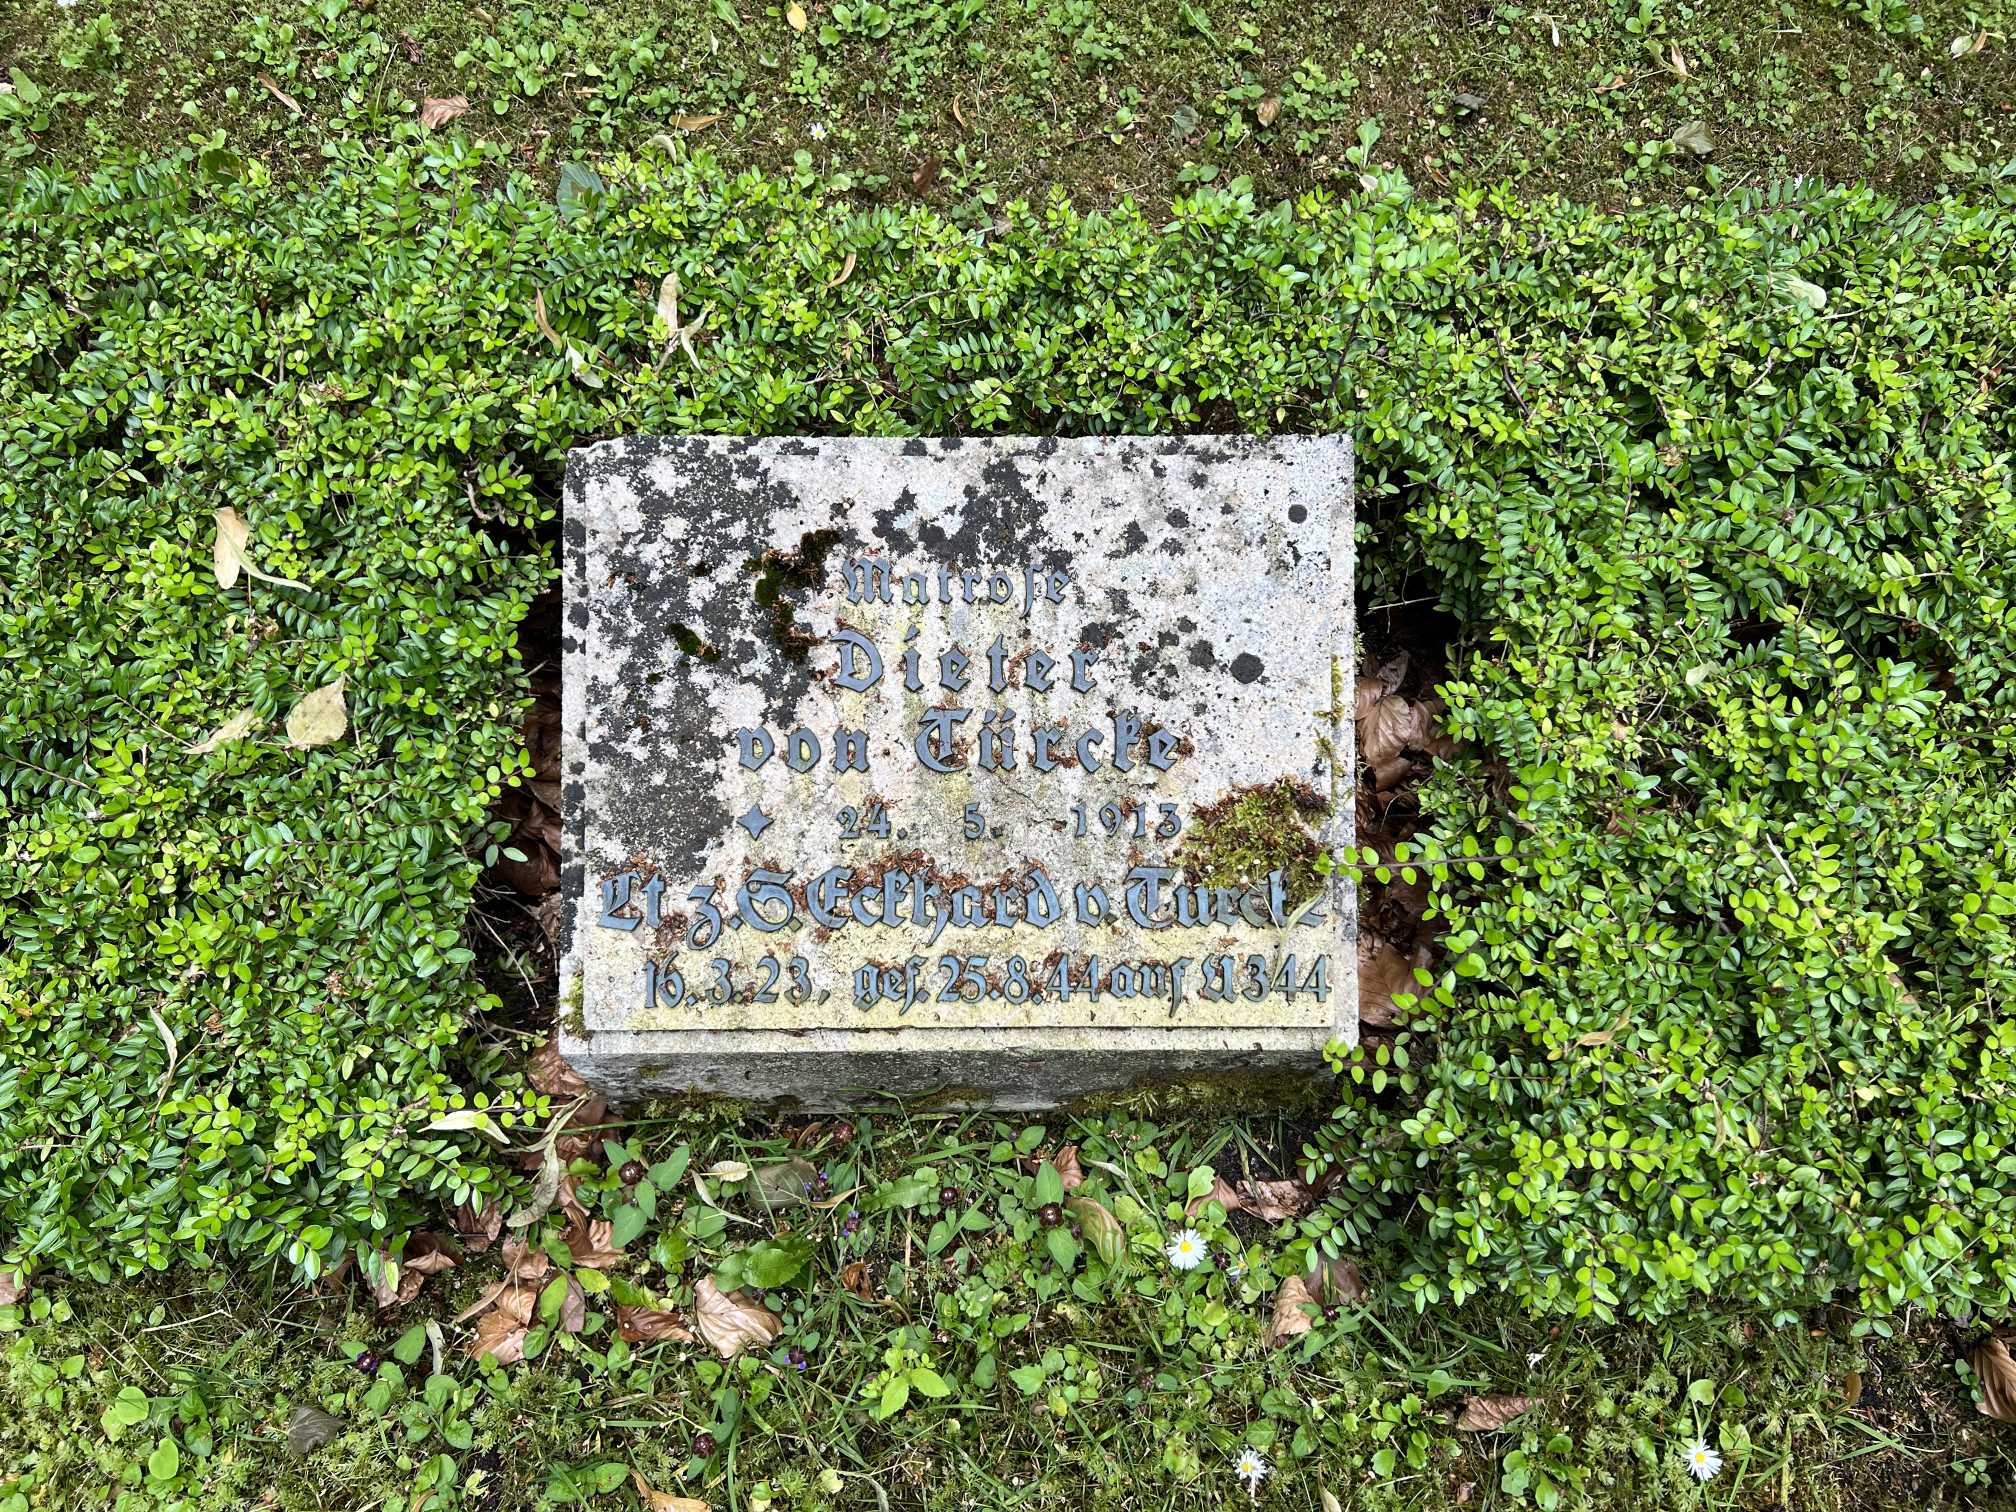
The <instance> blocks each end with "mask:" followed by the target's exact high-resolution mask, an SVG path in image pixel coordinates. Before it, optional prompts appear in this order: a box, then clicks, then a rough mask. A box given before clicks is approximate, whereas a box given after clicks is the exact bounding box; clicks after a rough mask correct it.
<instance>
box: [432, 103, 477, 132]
mask: <svg viewBox="0 0 2016 1512" xmlns="http://www.w3.org/2000/svg"><path fill="white" fill-rule="evenodd" d="M468 112H469V97H468V96H467V95H443V96H440V97H438V98H437V97H434V96H429V97H428V98H427V99H424V100H422V101H421V102H420V124H421V125H422V126H425V127H426V128H427V129H428V130H429V131H439V130H440V129H441V128H442V127H443V126H446V125H447V124H448V123H449V122H450V121H452V120H455V119H456V118H457V117H459V116H463V115H466V114H468Z"/></svg>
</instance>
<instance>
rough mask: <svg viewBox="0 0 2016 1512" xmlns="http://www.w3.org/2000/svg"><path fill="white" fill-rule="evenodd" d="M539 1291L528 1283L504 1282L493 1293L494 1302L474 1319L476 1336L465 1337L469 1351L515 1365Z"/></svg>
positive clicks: (521, 1354) (529, 1324)
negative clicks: (500, 1288) (494, 1294)
mask: <svg viewBox="0 0 2016 1512" xmlns="http://www.w3.org/2000/svg"><path fill="white" fill-rule="evenodd" d="M538 1300H539V1294H538V1293H537V1292H535V1291H533V1290H531V1289H530V1288H529V1287H522V1286H506V1287H504V1288H503V1289H502V1290H500V1291H499V1292H498V1293H497V1297H496V1302H495V1305H494V1306H492V1307H491V1309H490V1311H488V1312H486V1313H485V1314H483V1316H482V1317H481V1318H480V1319H478V1320H477V1323H476V1336H475V1337H474V1338H473V1339H471V1340H470V1341H469V1353H470V1354H471V1355H473V1356H474V1357H475V1358H477V1359H479V1360H480V1359H482V1358H483V1356H484V1355H489V1356H491V1357H492V1358H494V1359H495V1360H496V1361H497V1363H498V1364H500V1365H515V1364H517V1363H518V1362H519V1361H520V1360H522V1359H524V1358H525V1331H526V1330H527V1329H528V1328H530V1327H531V1326H532V1310H533V1308H534V1307H536V1306H537V1305H538Z"/></svg>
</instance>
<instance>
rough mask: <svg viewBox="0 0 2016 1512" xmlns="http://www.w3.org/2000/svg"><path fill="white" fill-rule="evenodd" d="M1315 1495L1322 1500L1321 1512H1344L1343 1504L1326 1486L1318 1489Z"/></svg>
mask: <svg viewBox="0 0 2016 1512" xmlns="http://www.w3.org/2000/svg"><path fill="white" fill-rule="evenodd" d="M1317 1494H1318V1495H1320V1496H1321V1497H1322V1498H1323V1512H1344V1504H1343V1503H1342V1502H1340V1501H1339V1500H1337V1497H1336V1495H1335V1494H1334V1493H1333V1492H1332V1491H1331V1490H1330V1488H1329V1487H1328V1486H1323V1487H1321V1488H1319V1490H1318V1493H1317Z"/></svg>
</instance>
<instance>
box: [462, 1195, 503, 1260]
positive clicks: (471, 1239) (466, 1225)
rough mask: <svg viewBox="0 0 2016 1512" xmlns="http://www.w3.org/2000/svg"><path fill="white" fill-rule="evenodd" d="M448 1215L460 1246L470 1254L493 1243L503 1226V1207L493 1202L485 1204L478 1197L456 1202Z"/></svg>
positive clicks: (478, 1253) (485, 1248) (475, 1253)
mask: <svg viewBox="0 0 2016 1512" xmlns="http://www.w3.org/2000/svg"><path fill="white" fill-rule="evenodd" d="M448 1217H449V1220H450V1221H451V1222H452V1223H453V1224H454V1225H455V1233H456V1237H458V1238H459V1239H461V1241H462V1247H463V1248H464V1249H465V1250H467V1251H469V1253H470V1254H472V1255H480V1254H482V1253H483V1251H485V1250H487V1249H488V1248H490V1246H491V1245H493V1244H495V1243H496V1242H497V1236H498V1234H499V1233H501V1232H502V1231H503V1228H504V1209H503V1208H502V1207H500V1206H499V1205H498V1204H497V1203H494V1202H492V1203H487V1204H486V1203H484V1202H483V1200H482V1199H481V1198H480V1197H475V1198H471V1199H470V1200H469V1201H467V1202H458V1203H456V1204H455V1206H454V1207H452V1208H450V1209H449V1211H448Z"/></svg>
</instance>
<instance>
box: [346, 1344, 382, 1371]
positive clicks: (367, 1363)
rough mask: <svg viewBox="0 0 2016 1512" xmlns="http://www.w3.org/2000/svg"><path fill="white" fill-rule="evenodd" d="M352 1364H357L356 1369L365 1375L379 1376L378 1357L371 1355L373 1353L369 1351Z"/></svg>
mask: <svg viewBox="0 0 2016 1512" xmlns="http://www.w3.org/2000/svg"><path fill="white" fill-rule="evenodd" d="M352 1363H353V1364H355V1365H356V1367H357V1368H358V1369H359V1370H360V1371H362V1372H363V1373H364V1374H365V1375H376V1374H378V1356H376V1355H375V1354H373V1353H371V1351H370V1350H368V1349H367V1350H365V1351H364V1353H362V1354H360V1355H359V1356H357V1358H356V1360H354V1361H353V1362H352Z"/></svg>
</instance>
